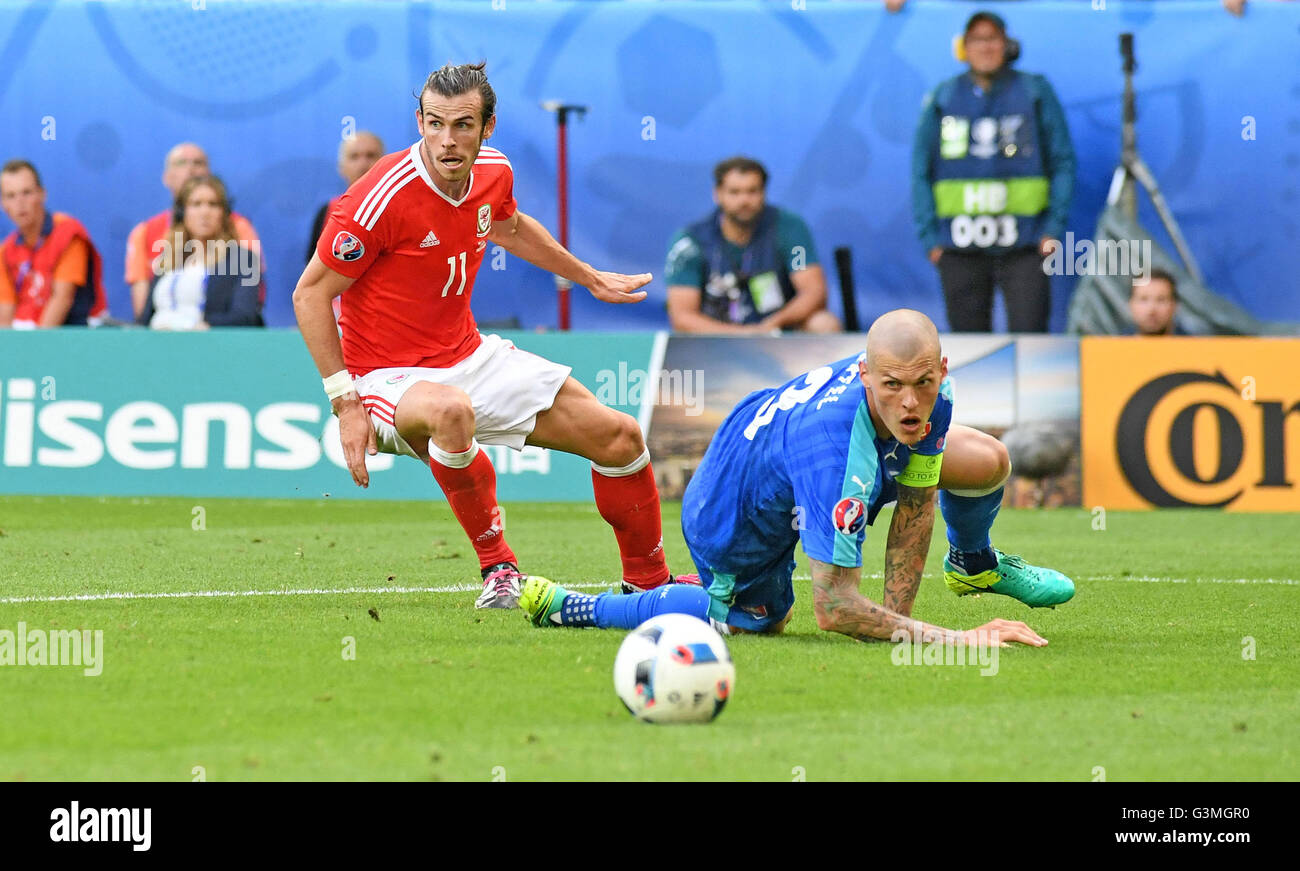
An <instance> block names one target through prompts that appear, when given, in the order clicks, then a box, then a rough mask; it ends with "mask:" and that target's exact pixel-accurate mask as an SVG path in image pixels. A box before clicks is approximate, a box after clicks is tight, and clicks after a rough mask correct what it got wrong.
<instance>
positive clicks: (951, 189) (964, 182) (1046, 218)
mask: <svg viewBox="0 0 1300 871" xmlns="http://www.w3.org/2000/svg"><path fill="white" fill-rule="evenodd" d="M954 51H955V53H956V55H957V59H958V60H960V61H963V62H965V63H966V64H968V65H969V69H968V70H967V71H966V72H964V73H962V74H961V75H958V76H955V77H953V78H951V79H948V80H947V81H945V82H942V83H941V84H940V85H939V86H938V87H936V88H935V89H934V90H933V91H931V92H930V93H929V94H928V95H926V99H925V103H924V104H923V108H922V110H921V121H920V124H919V125H918V126H917V131H916V139H915V144H914V147H913V151H912V212H913V215H914V217H915V220H916V224H917V232H918V234H919V235H920V237H921V243H922V244H923V245H924V246H925V250H926V254H927V256H928V257H929V259H930V262H931V263H933V264H934V265H935V267H936V268H937V269H938V271H939V282H940V284H941V285H942V286H943V295H944V301H945V303H946V307H947V310H948V311H947V314H948V329H949V330H951V331H952V332H978V333H987V332H991V331H992V329H993V290H994V286H995V285H996V286H998V287H1001V288H1002V296H1003V300H1004V302H1005V303H1006V311H1007V328H1008V330H1009V331H1010V332H1013V333H1041V332H1046V331H1047V325H1048V318H1049V315H1050V313H1051V299H1050V285H1049V282H1048V278H1047V275H1046V274H1044V271H1043V262H1044V258H1046V257H1047V256H1049V255H1050V254H1051V253H1052V252H1053V250H1054V249H1055V248H1056V246H1058V245H1059V244H1060V242H1059V241H1058V240H1059V239H1060V238H1061V236H1062V233H1063V231H1064V230H1065V221H1066V217H1067V215H1068V214H1069V211H1070V198H1071V195H1072V192H1073V189H1074V169H1075V158H1074V146H1073V145H1072V144H1071V142H1070V132H1069V129H1068V128H1067V127H1066V122H1065V113H1064V111H1062V109H1061V104H1060V101H1059V100H1057V98H1056V93H1055V91H1053V90H1052V86H1051V85H1050V84H1048V82H1047V79H1045V78H1044V77H1043V76H1041V75H1036V74H1034V73H1025V72H1020V71H1018V70H1015V69H1013V68H1012V66H1011V65H1012V64H1013V63H1014V62H1015V61H1016V59H1017V58H1018V57H1019V55H1020V44H1019V43H1018V42H1016V41H1015V40H1014V39H1011V38H1010V37H1008V36H1007V26H1006V23H1005V22H1004V21H1003V20H1002V18H1001V17H1000V16H998V15H996V14H995V13H993V12H976V13H975V14H974V15H972V16H971V17H970V19H969V20H968V21H967V22H966V28H965V31H964V32H963V33H962V35H961V36H960V37H959V38H958V39H957V40H955V42H954Z"/></svg>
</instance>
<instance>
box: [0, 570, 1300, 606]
mask: <svg viewBox="0 0 1300 871" xmlns="http://www.w3.org/2000/svg"><path fill="white" fill-rule="evenodd" d="M935 577H938V576H935ZM794 579H795V580H796V581H811V580H812V575H795V576H794ZM862 579H863V580H877V581H883V580H884V579H885V575H884V573H883V572H876V573H874V574H870V575H863V576H862ZM1074 580H1076V581H1141V582H1144V583H1148V584H1276V585H1278V586H1283V587H1295V586H1300V580H1296V579H1295V578H1157V577H1151V576H1145V575H1144V576H1137V575H1131V576H1125V575H1092V576H1091V577H1081V578H1075V579H1074ZM0 601H3V600H2V599H0Z"/></svg>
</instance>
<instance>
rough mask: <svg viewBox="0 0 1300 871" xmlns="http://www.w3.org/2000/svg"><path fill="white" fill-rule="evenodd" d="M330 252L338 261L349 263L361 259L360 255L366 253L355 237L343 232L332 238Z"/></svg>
mask: <svg viewBox="0 0 1300 871" xmlns="http://www.w3.org/2000/svg"><path fill="white" fill-rule="evenodd" d="M331 250H332V251H333V252H334V256H335V257H337V258H338V259H339V260H342V261H344V262H345V263H351V262H352V261H353V260H359V259H361V255H363V254H365V253H366V246H365V245H362V244H361V240H360V239H358V238H357V237H356V236H353V235H352V234H351V233H348V232H346V231H345V232H341V233H339V234H338V235H337V236H335V237H334V244H333V245H332V246H331Z"/></svg>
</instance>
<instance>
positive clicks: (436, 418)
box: [421, 387, 474, 450]
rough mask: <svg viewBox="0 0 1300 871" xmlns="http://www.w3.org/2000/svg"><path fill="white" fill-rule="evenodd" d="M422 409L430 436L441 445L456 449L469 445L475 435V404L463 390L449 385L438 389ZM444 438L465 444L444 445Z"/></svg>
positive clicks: (428, 398)
mask: <svg viewBox="0 0 1300 871" xmlns="http://www.w3.org/2000/svg"><path fill="white" fill-rule="evenodd" d="M422 411H423V414H422V415H421V416H422V417H423V418H424V421H425V424H426V425H427V427H428V431H429V432H428V434H429V437H430V438H433V439H436V440H438V442H439V445H440V446H441V447H443V448H445V449H448V450H456V449H460V448H463V447H465V446H468V444H469V440H470V439H471V438H473V436H474V405H473V403H471V402H470V398H469V396H468V395H466V393H465V392H464V391H463V390H457V389H456V388H454V387H448V388H445V389H442V390H439V391H437V392H436V393H434V394H433V395H431V396H429V397H427V399H426V400H425V404H424V408H423V409H422ZM444 439H446V440H449V441H452V442H458V443H459V442H462V441H463V442H464V443H465V444H464V445H461V444H447V445H443V444H442V440H444Z"/></svg>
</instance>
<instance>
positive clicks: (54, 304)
mask: <svg viewBox="0 0 1300 871" xmlns="http://www.w3.org/2000/svg"><path fill="white" fill-rule="evenodd" d="M0 203H2V204H3V207H4V211H5V214H6V215H8V216H9V220H11V221H13V222H14V225H15V226H16V227H17V229H16V230H15V231H14V232H12V233H10V234H9V236H8V237H7V238H6V239H5V240H4V242H0V327H7V326H13V327H15V328H18V329H35V328H37V327H59V326H64V325H65V324H66V325H76V326H85V325H91V326H94V325H97V324H98V323H99V322H100V321H101V320H102V319H103V318H104V317H105V315H107V314H108V304H107V302H106V299H105V296H104V284H103V281H102V270H101V266H102V264H101V262H100V258H99V252H98V251H96V250H95V245H94V243H93V242H91V241H90V234H89V233H87V232H86V228H85V227H83V226H82V225H81V222H80V221H78V220H77V219H76V218H74V217H72V216H71V215H65V214H63V213H62V212H48V211H46V209H45V187H44V186H43V185H42V184H41V176H40V174H39V173H38V172H37V171H36V167H35V166H33V165H32V164H31V163H29V162H27V161H26V160H11V161H9V162H8V163H6V164H5V165H4V166H3V167H0Z"/></svg>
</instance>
